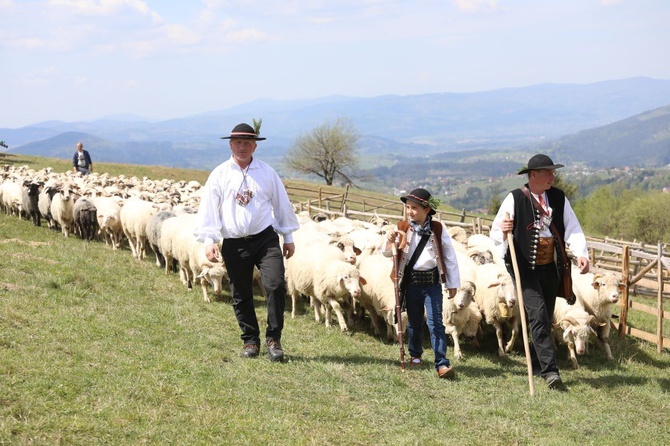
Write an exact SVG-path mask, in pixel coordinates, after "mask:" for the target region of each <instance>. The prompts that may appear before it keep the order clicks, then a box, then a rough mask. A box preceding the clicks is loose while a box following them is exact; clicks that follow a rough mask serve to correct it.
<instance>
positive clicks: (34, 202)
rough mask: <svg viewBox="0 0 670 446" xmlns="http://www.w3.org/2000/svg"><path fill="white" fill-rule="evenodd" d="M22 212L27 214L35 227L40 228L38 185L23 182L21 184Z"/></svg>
mask: <svg viewBox="0 0 670 446" xmlns="http://www.w3.org/2000/svg"><path fill="white" fill-rule="evenodd" d="M23 187H24V189H23V204H22V209H23V211H24V212H25V213H26V214H28V217H29V218H30V219H31V220H32V222H33V224H34V225H35V226H42V223H41V220H40V210H39V195H40V187H41V186H40V184H39V183H35V182H31V181H25V182H24V183H23Z"/></svg>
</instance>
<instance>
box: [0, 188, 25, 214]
mask: <svg viewBox="0 0 670 446" xmlns="http://www.w3.org/2000/svg"><path fill="white" fill-rule="evenodd" d="M0 188H1V189H2V194H1V195H2V207H3V208H4V209H5V213H6V214H7V215H14V214H16V215H17V216H18V217H21V205H22V204H23V188H22V187H21V184H20V183H15V182H13V181H6V182H4V183H2V184H1V185H0Z"/></svg>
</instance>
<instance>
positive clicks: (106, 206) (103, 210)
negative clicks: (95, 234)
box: [93, 197, 124, 251]
mask: <svg viewBox="0 0 670 446" xmlns="http://www.w3.org/2000/svg"><path fill="white" fill-rule="evenodd" d="M122 202H123V200H121V199H120V198H118V197H95V198H93V204H94V205H95V207H96V209H97V213H96V218H97V219H98V227H99V228H100V229H99V232H100V234H101V235H102V237H103V238H104V239H105V245H107V246H110V245H111V247H112V250H114V251H116V250H117V249H119V247H120V246H121V242H122V241H123V238H124V234H123V227H122V226H121V204H120V203H122Z"/></svg>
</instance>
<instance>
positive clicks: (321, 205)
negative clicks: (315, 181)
mask: <svg viewBox="0 0 670 446" xmlns="http://www.w3.org/2000/svg"><path fill="white" fill-rule="evenodd" d="M319 209H323V203H321V186H319Z"/></svg>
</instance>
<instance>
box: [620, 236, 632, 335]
mask: <svg viewBox="0 0 670 446" xmlns="http://www.w3.org/2000/svg"><path fill="white" fill-rule="evenodd" d="M628 250H629V247H628V245H625V246H623V250H622V252H621V278H622V279H623V284H624V285H625V286H624V289H623V297H622V298H621V313H620V314H619V339H623V338H624V336H625V335H626V325H627V319H628V284H629V283H630V281H629V277H628V274H629V272H628V263H629V252H628Z"/></svg>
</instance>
